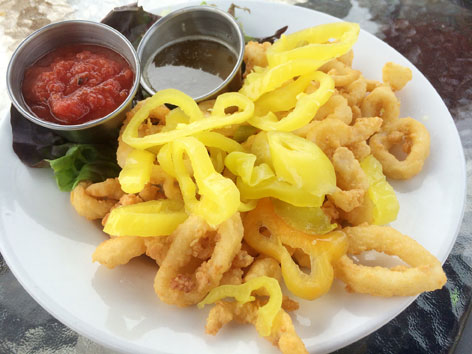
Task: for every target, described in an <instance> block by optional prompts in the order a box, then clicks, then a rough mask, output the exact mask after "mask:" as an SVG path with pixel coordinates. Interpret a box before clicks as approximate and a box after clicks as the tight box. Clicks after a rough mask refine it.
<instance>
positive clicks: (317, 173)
mask: <svg viewBox="0 0 472 354" xmlns="http://www.w3.org/2000/svg"><path fill="white" fill-rule="evenodd" d="M251 151H252V152H253V154H249V153H242V152H232V153H230V154H228V156H227V157H226V159H225V166H226V167H227V168H228V169H229V170H230V171H231V172H232V173H233V174H234V175H236V176H238V178H237V181H236V184H237V186H238V188H239V191H240V193H241V197H242V198H243V199H244V200H248V199H260V198H265V197H274V198H277V199H280V200H283V201H285V202H287V203H290V204H292V205H295V206H299V207H319V206H321V204H322V203H323V200H324V197H325V195H326V194H329V193H332V192H333V191H334V190H335V188H336V175H335V172H334V168H333V166H332V164H331V161H330V160H329V159H328V157H327V156H326V155H325V154H324V153H323V152H322V151H321V149H320V148H318V146H316V145H315V144H314V143H312V142H311V141H308V140H306V139H303V138H300V137H298V136H296V135H294V134H291V133H285V132H267V133H265V132H261V133H259V134H258V136H257V137H256V139H255V140H254V144H253V146H252V147H251ZM254 152H256V153H257V154H262V155H263V158H262V159H261V160H262V161H264V162H262V163H261V164H259V165H257V166H256V165H255V163H256V160H257V159H258V158H259V155H256V154H254ZM265 161H267V162H268V163H267V162H265Z"/></svg>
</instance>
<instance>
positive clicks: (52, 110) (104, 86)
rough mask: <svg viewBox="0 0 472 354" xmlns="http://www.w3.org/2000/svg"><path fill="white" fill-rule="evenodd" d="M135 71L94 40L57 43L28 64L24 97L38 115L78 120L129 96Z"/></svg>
mask: <svg viewBox="0 0 472 354" xmlns="http://www.w3.org/2000/svg"><path fill="white" fill-rule="evenodd" d="M133 80H134V73H133V71H132V70H131V68H130V66H129V64H128V62H127V61H126V60H125V59H124V58H123V57H122V56H121V55H119V54H118V53H116V52H114V51H113V50H111V49H108V48H105V47H102V46H99V45H93V44H73V45H66V46H62V47H59V48H57V49H55V50H53V51H52V52H50V53H48V54H46V55H45V56H44V57H42V58H40V59H39V60H38V61H37V62H36V63H34V64H33V65H32V66H30V67H29V68H28V69H27V70H26V72H25V76H24V78H23V86H22V91H23V97H24V99H25V102H26V103H27V104H28V106H29V107H30V109H31V110H32V111H33V113H34V114H36V115H37V116H38V117H39V118H41V119H43V120H47V121H50V122H53V123H59V124H65V125H70V124H81V123H85V122H88V121H91V120H94V119H97V118H101V117H104V116H106V115H107V114H109V113H111V112H113V111H114V110H115V109H116V108H117V107H118V106H119V105H120V104H122V103H123V101H124V100H125V99H126V97H128V95H129V92H130V89H131V87H132V86H133Z"/></svg>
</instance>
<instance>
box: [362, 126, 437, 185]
mask: <svg viewBox="0 0 472 354" xmlns="http://www.w3.org/2000/svg"><path fill="white" fill-rule="evenodd" d="M369 145H370V148H371V150H372V154H373V155H374V156H375V158H376V159H377V160H379V161H380V163H381V164H382V168H383V172H384V173H385V175H386V176H387V177H390V178H395V179H409V178H411V177H413V176H416V175H417V174H418V173H420V172H421V170H422V168H423V165H424V162H425V160H426V158H427V157H428V155H429V146H430V137H429V133H428V130H427V129H426V127H425V126H424V125H423V124H421V123H420V122H418V121H417V120H415V119H413V118H410V117H407V118H401V119H397V120H396V121H395V122H394V123H392V124H389V125H388V126H387V127H386V128H385V129H384V130H382V131H381V132H380V133H378V134H375V135H374V136H372V138H371V139H370V141H369ZM395 145H400V146H401V147H402V149H403V152H404V153H406V154H407V156H406V158H405V159H404V160H399V159H398V158H397V157H396V156H395V155H393V154H392V153H391V152H390V149H392V148H393V147H394V146H395Z"/></svg>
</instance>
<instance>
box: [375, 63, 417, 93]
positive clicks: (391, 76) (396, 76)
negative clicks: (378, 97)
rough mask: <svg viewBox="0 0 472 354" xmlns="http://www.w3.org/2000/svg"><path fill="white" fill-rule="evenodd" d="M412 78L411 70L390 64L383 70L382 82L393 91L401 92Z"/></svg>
mask: <svg viewBox="0 0 472 354" xmlns="http://www.w3.org/2000/svg"><path fill="white" fill-rule="evenodd" d="M412 78H413V74H412V73H411V69H410V68H407V67H406V66H402V65H399V64H395V63H392V62H388V63H386V64H385V65H384V66H383V68H382V81H383V82H384V83H386V84H388V85H390V87H391V88H392V90H393V91H398V90H401V89H402V88H403V87H405V85H406V84H407V83H408V81H410V80H411V79H412Z"/></svg>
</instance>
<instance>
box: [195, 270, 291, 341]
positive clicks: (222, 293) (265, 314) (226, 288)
mask: <svg viewBox="0 0 472 354" xmlns="http://www.w3.org/2000/svg"><path fill="white" fill-rule="evenodd" d="M261 288H264V289H265V290H266V291H267V292H268V293H269V301H267V303H266V304H265V305H263V306H261V307H260V308H259V309H258V310H257V320H256V330H257V332H259V334H260V335H261V336H264V337H266V336H269V335H270V333H271V330H272V325H273V323H274V318H275V316H277V314H278V313H279V311H280V309H281V308H282V290H280V285H279V282H278V281H277V280H276V279H274V278H270V277H267V276H261V277H257V278H253V279H251V280H248V281H247V282H245V283H243V284H240V285H220V286H218V287H216V288H214V289H212V290H211V291H210V292H209V293H208V295H207V296H206V297H205V298H204V299H203V300H202V301H201V302H200V303H198V305H197V306H198V308H200V309H201V308H203V307H204V306H205V305H208V304H212V303H215V302H216V301H218V300H221V299H224V298H226V297H234V298H235V299H236V301H238V302H239V303H240V304H245V303H246V302H250V301H254V300H255V297H254V296H252V295H251V293H252V292H253V291H254V290H258V289H261Z"/></svg>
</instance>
